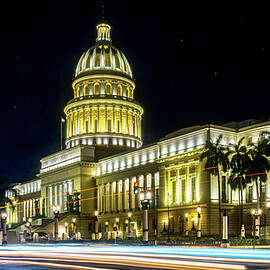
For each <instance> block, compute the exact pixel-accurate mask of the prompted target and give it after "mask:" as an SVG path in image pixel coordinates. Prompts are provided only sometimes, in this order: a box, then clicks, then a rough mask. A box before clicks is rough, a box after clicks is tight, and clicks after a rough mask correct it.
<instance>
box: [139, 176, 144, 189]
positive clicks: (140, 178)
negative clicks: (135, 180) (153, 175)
mask: <svg viewBox="0 0 270 270" xmlns="http://www.w3.org/2000/svg"><path fill="white" fill-rule="evenodd" d="M143 181H144V177H143V175H141V176H140V177H139V187H140V188H143Z"/></svg>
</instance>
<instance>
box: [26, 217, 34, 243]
mask: <svg viewBox="0 0 270 270" xmlns="http://www.w3.org/2000/svg"><path fill="white" fill-rule="evenodd" d="M32 221H33V220H32V218H28V222H27V223H26V226H27V227H28V230H29V235H30V241H32Z"/></svg>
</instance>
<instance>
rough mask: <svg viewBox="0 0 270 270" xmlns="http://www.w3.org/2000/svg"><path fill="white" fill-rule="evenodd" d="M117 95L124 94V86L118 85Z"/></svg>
mask: <svg viewBox="0 0 270 270" xmlns="http://www.w3.org/2000/svg"><path fill="white" fill-rule="evenodd" d="M117 96H122V86H121V85H117Z"/></svg>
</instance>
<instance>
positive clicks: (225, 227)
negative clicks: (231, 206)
mask: <svg viewBox="0 0 270 270" xmlns="http://www.w3.org/2000/svg"><path fill="white" fill-rule="evenodd" d="M229 245H230V244H229V241H228V213H227V209H223V231H222V241H221V247H223V248H227V247H229Z"/></svg>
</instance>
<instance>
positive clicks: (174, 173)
mask: <svg viewBox="0 0 270 270" xmlns="http://www.w3.org/2000/svg"><path fill="white" fill-rule="evenodd" d="M199 173H200V171H199V167H198V166H196V165H195V164H192V165H189V166H178V167H172V168H167V169H166V172H165V174H166V180H165V181H166V182H165V183H166V184H165V194H166V199H165V204H166V205H168V204H169V205H180V204H184V203H195V202H198V201H199V200H200V198H199Z"/></svg>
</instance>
